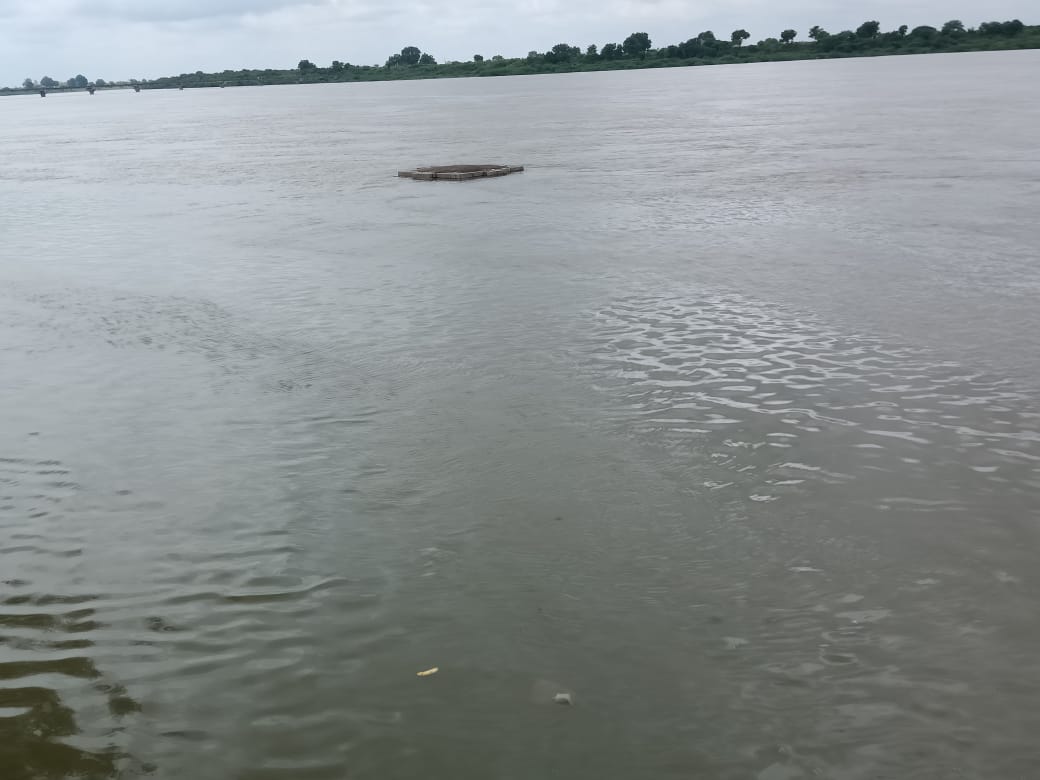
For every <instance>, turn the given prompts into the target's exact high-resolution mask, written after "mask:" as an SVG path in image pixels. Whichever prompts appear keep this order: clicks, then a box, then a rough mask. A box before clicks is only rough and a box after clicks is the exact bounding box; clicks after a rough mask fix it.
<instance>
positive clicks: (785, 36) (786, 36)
mask: <svg viewBox="0 0 1040 780" xmlns="http://www.w3.org/2000/svg"><path fill="white" fill-rule="evenodd" d="M797 37H798V31H797V30H784V31H783V32H782V33H780V40H781V41H783V42H784V43H792V42H793V41H794V39H795V38H797Z"/></svg>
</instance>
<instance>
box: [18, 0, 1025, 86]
mask: <svg viewBox="0 0 1040 780" xmlns="http://www.w3.org/2000/svg"><path fill="white" fill-rule="evenodd" d="M953 18H956V19H962V20H963V21H964V22H965V23H966V24H969V25H975V24H977V23H978V22H980V21H984V20H989V19H1000V20H1003V19H1010V18H1020V19H1022V20H1023V21H1024V22H1026V23H1027V24H1037V23H1040V3H1038V2H1037V0H985V2H984V1H983V0H857V2H849V0H161V1H159V0H0V85H14V84H20V83H21V82H22V80H23V79H25V78H26V77H32V78H34V79H39V78H41V77H42V76H44V75H47V76H51V77H53V78H59V79H62V80H64V79H67V78H69V77H70V76H73V75H76V74H77V73H83V74H84V75H86V76H87V77H88V78H90V79H94V78H98V77H101V78H104V79H108V80H117V79H124V78H151V77H155V76H163V75H176V74H179V73H183V72H189V71H196V70H205V71H214V70H223V69H225V68H234V69H237V68H240V67H256V68H268V67H271V68H282V67H292V66H294V65H295V63H296V62H298V61H299V60H300V59H302V58H305V57H306V58H308V59H311V60H312V61H314V62H316V63H318V64H319V65H328V63H329V62H331V61H332V60H334V59H338V60H343V61H345V62H351V63H355V64H375V63H382V62H384V61H385V60H386V58H387V56H388V55H389V54H391V53H392V52H394V51H400V49H401V48H402V47H403V46H408V45H415V46H418V47H420V48H422V49H424V50H425V51H429V52H430V53H431V54H433V55H434V56H435V57H437V58H438V59H439V60H449V59H460V60H461V59H469V58H471V57H472V56H473V55H474V54H478V53H479V54H483V55H485V56H491V55H493V54H503V55H505V56H519V55H524V54H526V53H527V52H528V51H529V50H531V49H538V50H541V51H544V50H546V49H548V48H551V47H552V45H553V44H555V43H561V42H566V43H572V44H575V45H580V46H582V47H584V46H586V45H588V44H590V43H596V44H600V45H602V44H603V43H604V42H608V41H619V40H621V39H623V38H624V37H625V36H626V35H628V34H629V33H631V32H634V31H646V32H648V33H649V34H650V37H651V38H652V39H653V41H654V42H655V45H660V44H669V43H675V42H678V41H680V40H685V39H687V38H690V37H693V36H694V35H696V34H697V33H699V32H701V31H702V30H713V31H715V32H716V34H719V35H722V34H726V35H728V34H729V32H731V31H732V30H734V29H736V28H738V27H744V28H746V29H747V30H749V31H750V32H751V34H752V38H753V40H758V39H760V38H764V37H767V36H770V35H774V36H775V35H777V34H778V33H779V32H780V30H782V29H784V28H786V27H794V28H795V29H797V30H799V31H800V32H801V33H802V34H803V35H804V33H805V31H806V30H808V29H809V27H810V26H812V25H814V24H820V25H823V26H824V27H825V28H826V29H829V30H831V31H838V30H841V29H845V28H850V27H855V26H857V25H858V24H859V23H860V22H863V21H864V20H867V19H878V20H879V21H881V23H882V26H883V27H884V28H885V29H894V28H896V27H898V26H899V25H900V24H908V25H911V26H915V25H918V24H933V25H938V24H940V23H942V22H944V21H946V20H948V19H953Z"/></svg>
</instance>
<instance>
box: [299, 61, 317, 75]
mask: <svg viewBox="0 0 1040 780" xmlns="http://www.w3.org/2000/svg"><path fill="white" fill-rule="evenodd" d="M317 69H318V66H317V65H315V64H314V63H313V62H311V61H310V60H300V61H299V63H297V65H296V70H298V71H300V73H310V72H311V71H315V70H317Z"/></svg>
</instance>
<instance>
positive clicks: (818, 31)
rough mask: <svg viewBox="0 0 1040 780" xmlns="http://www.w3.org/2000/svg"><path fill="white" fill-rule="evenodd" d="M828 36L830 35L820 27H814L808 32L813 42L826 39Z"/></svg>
mask: <svg viewBox="0 0 1040 780" xmlns="http://www.w3.org/2000/svg"><path fill="white" fill-rule="evenodd" d="M829 35H830V33H829V32H827V31H826V30H824V29H823V28H822V27H820V25H816V26H815V27H813V28H812V29H811V30H809V37H810V38H812V39H813V40H814V41H819V40H820V39H821V38H826V37H827V36H829Z"/></svg>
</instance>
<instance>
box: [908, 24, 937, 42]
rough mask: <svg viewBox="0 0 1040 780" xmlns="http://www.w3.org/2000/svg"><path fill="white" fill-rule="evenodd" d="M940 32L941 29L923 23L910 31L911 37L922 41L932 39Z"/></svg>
mask: <svg viewBox="0 0 1040 780" xmlns="http://www.w3.org/2000/svg"><path fill="white" fill-rule="evenodd" d="M938 34H939V31H938V30H936V29H935V28H934V27H931V26H929V25H927V24H922V25H921V26H920V27H915V28H914V29H913V30H911V31H910V37H911V38H917V39H919V40H922V41H930V40H932V39H933V38H935V36H937V35H938Z"/></svg>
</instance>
